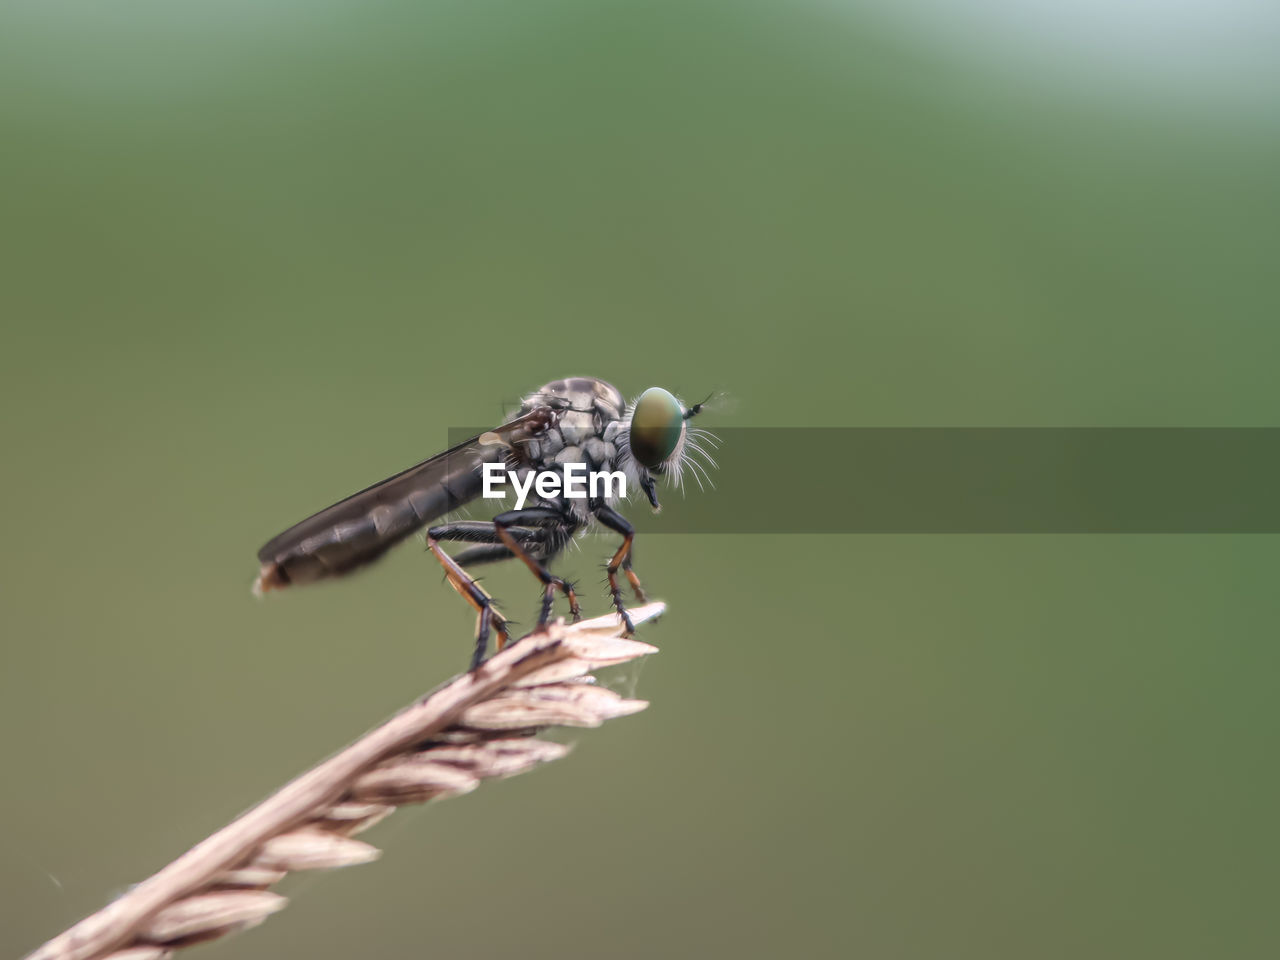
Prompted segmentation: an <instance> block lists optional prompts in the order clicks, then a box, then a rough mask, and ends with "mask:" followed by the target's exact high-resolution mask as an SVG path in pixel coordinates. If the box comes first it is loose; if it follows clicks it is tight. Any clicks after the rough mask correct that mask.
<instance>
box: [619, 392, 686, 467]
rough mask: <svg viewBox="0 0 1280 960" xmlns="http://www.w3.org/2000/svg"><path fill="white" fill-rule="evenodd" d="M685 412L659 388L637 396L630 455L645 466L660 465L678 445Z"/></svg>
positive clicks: (682, 430)
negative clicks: (638, 397)
mask: <svg viewBox="0 0 1280 960" xmlns="http://www.w3.org/2000/svg"><path fill="white" fill-rule="evenodd" d="M683 432H684V409H683V408H682V407H681V406H680V401H679V400H677V399H676V398H675V397H673V396H672V395H671V394H670V393H668V392H667V391H666V390H663V389H662V388H661V387H650V388H649V389H648V390H646V391H645V392H644V393H642V394H640V399H639V400H637V401H636V406H635V409H634V410H633V411H632V413H631V455H632V456H633V457H635V458H636V460H637V462H639V463H641V464H643V465H644V466H646V467H656V466H657V465H658V464H660V463H662V462H663V461H664V460H666V459H667V458H668V457H670V456H671V454H672V452H673V451H674V450H675V448H676V444H678V443H679V442H680V435H681V433H683Z"/></svg>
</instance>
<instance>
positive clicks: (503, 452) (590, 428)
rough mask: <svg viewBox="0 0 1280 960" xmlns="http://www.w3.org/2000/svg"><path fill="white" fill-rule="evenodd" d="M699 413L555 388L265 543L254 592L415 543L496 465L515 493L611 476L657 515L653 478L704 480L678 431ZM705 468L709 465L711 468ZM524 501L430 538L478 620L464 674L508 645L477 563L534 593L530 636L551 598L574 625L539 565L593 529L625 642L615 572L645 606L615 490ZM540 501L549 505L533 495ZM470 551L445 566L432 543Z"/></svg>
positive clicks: (598, 387)
mask: <svg viewBox="0 0 1280 960" xmlns="http://www.w3.org/2000/svg"><path fill="white" fill-rule="evenodd" d="M701 409H702V404H694V405H693V406H692V407H685V406H684V405H683V404H681V403H680V401H679V400H677V399H676V398H675V397H674V396H673V395H672V394H670V393H668V392H667V391H666V390H663V389H662V388H660V387H650V388H649V389H648V390H646V391H645V392H644V393H643V394H642V395H641V396H640V398H639V399H638V400H637V401H636V402H635V403H634V404H631V405H628V404H627V403H626V402H625V401H624V399H623V397H622V394H621V393H619V392H618V390H617V388H615V387H613V386H612V385H610V384H608V383H605V382H604V381H603V380H596V379H594V378H591V377H570V378H568V379H565V380H557V381H555V382H553V383H549V384H547V385H546V386H544V387H542V388H541V389H540V390H537V391H536V392H534V393H532V394H530V395H529V396H528V397H526V398H525V400H524V402H523V403H522V404H521V406H520V409H519V410H517V411H516V412H515V413H514V414H512V415H511V416H510V417H508V418H507V420H506V421H505V422H504V423H502V424H501V425H500V426H498V427H496V428H494V429H493V430H491V431H488V432H486V433H483V434H480V435H479V436H476V437H472V438H471V439H470V440H467V441H465V442H463V443H460V444H458V445H457V446H455V447H452V448H450V449H449V450H446V451H445V452H443V453H441V454H438V455H436V456H434V457H432V458H431V459H429V460H424V461H423V462H422V463H419V464H418V465H416V466H413V467H410V468H409V469H408V470H405V471H403V472H402V473H398V474H396V475H395V476H393V477H390V478H388V479H386V480H383V481H382V482H381V483H377V484H374V485H373V486H372V487H369V488H368V489H366V490H362V491H361V492H359V493H357V494H354V495H352V496H350V497H348V498H347V499H345V500H342V501H340V502H339V503H336V504H334V505H333V506H331V507H329V508H328V509H325V510H322V511H320V512H319V513H317V514H315V515H314V516H312V517H309V518H307V519H306V520H303V521H302V522H301V523H298V524H296V525H294V526H292V527H290V528H289V529H288V530H286V531H284V532H283V533H281V534H280V535H278V536H276V537H274V538H272V539H271V540H270V541H269V542H268V543H267V544H266V545H265V546H264V547H263V548H262V549H261V550H259V551H258V559H259V561H261V563H262V570H261V573H260V574H259V576H258V580H257V583H256V584H255V589H256V590H258V591H259V592H261V591H267V590H278V589H281V588H283V587H287V586H290V585H294V584H302V583H311V582H313V581H316V580H322V579H325V578H327V577H333V576H340V575H342V574H345V573H349V572H351V571H352V570H356V569H358V568H360V567H363V566H364V565H366V564H368V563H370V562H372V561H374V560H376V559H378V558H379V557H381V556H382V555H383V554H384V553H385V552H386V551H387V550H388V549H390V548H391V547H392V546H394V545H395V544H397V543H399V542H400V541H401V540H404V539H405V538H407V537H409V536H410V535H411V534H413V533H414V532H415V531H417V530H420V529H422V528H423V527H426V526H427V525H428V524H432V523H434V522H435V521H437V520H440V519H441V518H442V517H444V516H445V515H446V514H448V513H450V512H452V511H454V510H456V509H458V508H459V507H461V506H462V505H464V504H466V503H469V502H471V501H472V500H475V499H477V498H478V497H480V496H481V492H482V490H483V488H484V473H485V465H486V464H502V465H503V467H504V469H505V470H507V471H509V472H510V473H511V474H512V475H513V477H514V478H515V479H516V480H517V482H518V481H519V479H520V478H524V479H525V481H526V483H527V482H528V476H527V475H528V474H529V473H547V472H555V473H558V474H560V476H561V479H562V481H563V480H564V479H565V478H564V475H565V474H566V473H567V472H571V470H570V468H569V465H570V464H574V465H585V467H586V469H587V470H589V471H593V472H620V473H621V474H622V476H623V478H625V481H626V484H625V485H626V490H627V492H628V493H630V492H633V491H634V490H635V489H637V488H638V489H640V490H641V491H643V492H644V494H645V497H646V498H647V499H648V501H649V503H650V505H651V506H652V507H653V509H654V510H655V511H656V510H658V509H659V504H658V493H657V486H656V482H655V478H656V477H660V476H663V475H666V476H668V477H669V478H671V479H673V480H675V481H677V482H678V481H679V479H680V473H681V470H682V469H683V468H684V467H685V466H688V467H689V468H690V469H693V470H696V471H701V470H702V469H703V468H702V466H701V465H700V464H698V463H697V462H696V461H695V460H693V459H692V458H691V456H690V454H691V453H694V452H696V453H700V454H702V455H703V456H705V457H706V458H707V460H708V461H709V462H711V461H710V457H709V456H707V455H706V453H705V451H704V450H703V448H702V447H701V445H700V443H699V439H700V437H701V436H707V437H709V435H707V434H705V433H704V432H703V431H698V430H690V429H689V427H688V420H689V419H690V418H691V417H693V416H695V415H697V414H698V413H699V412H700V411H701ZM712 465H713V466H714V463H713V462H712ZM555 486H556V485H555V484H550V485H544V486H543V487H542V488H541V489H540V490H539V489H538V488H536V487H529V489H530V490H534V491H537V492H532V493H530V495H529V497H528V505H527V506H524V507H523V508H522V509H517V510H508V511H506V512H504V513H501V514H499V515H498V516H496V517H494V518H493V519H492V520H486V521H475V520H457V521H453V522H449V523H442V524H439V525H436V526H431V527H430V528H429V529H428V531H427V545H428V547H429V548H430V550H431V552H432V553H433V554H434V555H435V556H436V558H437V559H438V560H439V561H440V563H441V564H442V565H443V566H444V569H445V573H446V575H447V577H448V579H449V582H450V583H451V584H452V585H453V587H454V589H456V590H457V591H458V592H459V593H460V594H462V595H463V596H464V597H465V598H466V599H467V601H468V602H469V603H470V604H471V605H472V606H473V607H475V609H476V611H477V617H478V623H477V628H476V647H475V654H474V656H473V657H472V663H471V665H472V669H475V668H476V667H478V666H479V665H480V663H481V662H482V661H483V659H484V654H485V650H486V648H487V646H488V638H489V634H490V632H491V631H492V632H496V633H497V635H498V648H499V649H501V648H502V646H503V645H504V644H505V643H506V642H507V640H508V639H509V634H508V630H507V620H506V618H505V617H504V616H503V615H502V614H501V613H500V612H499V611H498V610H497V609H496V607H495V606H494V602H493V599H492V597H490V596H489V595H488V593H486V592H485V591H484V589H483V588H482V587H481V586H480V585H479V584H478V583H477V582H476V581H475V579H474V578H473V577H471V576H470V575H469V574H468V573H467V568H469V567H472V566H475V565H477V564H481V563H490V562H493V561H496V560H506V559H510V558H512V557H515V558H518V559H519V560H521V561H522V562H523V563H524V564H525V565H526V566H527V567H528V568H529V570H530V571H531V572H532V573H533V574H534V576H536V577H537V578H538V580H539V582H540V583H541V584H542V588H543V593H542V605H541V608H540V610H539V614H538V624H539V626H543V625H545V624H546V622H547V620H548V619H549V618H550V616H551V610H552V606H553V603H554V600H555V594H556V592H557V591H559V592H561V593H563V594H564V595H565V597H566V599H567V600H568V603H569V610H570V614H571V615H572V616H573V618H574V619H575V620H576V619H578V618H579V616H580V611H579V606H578V599H577V596H576V594H575V593H574V590H573V587H572V586H571V585H570V584H569V583H567V582H566V581H565V580H563V579H562V578H560V577H557V576H555V575H554V574H552V573H550V572H549V571H548V570H547V564H548V563H549V562H550V560H551V559H552V558H553V557H554V556H555V555H556V554H557V553H559V552H560V551H561V550H563V549H564V548H565V547H566V546H567V545H568V544H569V543H570V542H571V541H572V540H573V538H574V537H575V535H577V534H578V533H579V532H580V531H582V530H585V529H587V528H588V527H590V526H591V525H592V524H595V523H599V524H601V525H602V526H604V527H607V528H608V529H610V530H613V531H614V532H616V533H618V534H619V535H621V537H622V543H621V545H620V546H619V547H618V549H617V551H616V552H615V553H614V554H613V556H612V558H611V559H610V560H609V564H608V567H607V568H606V569H607V571H608V581H609V594H610V596H611V598H612V601H613V606H614V608H615V609H616V610H617V611H618V614H619V616H620V617H621V618H622V621H623V624H624V625H625V627H626V629H627V632H628V633H630V632H631V630H632V624H631V619H630V617H628V616H627V612H626V608H625V606H624V604H623V600H622V590H621V588H620V586H619V583H618V574H619V572H621V573H622V574H623V575H624V576H625V577H626V578H627V580H628V582H629V583H630V585H631V588H632V590H633V591H634V593H635V595H636V598H637V599H638V600H640V601H641V602H643V601H644V599H645V596H644V591H643V589H642V588H641V586H640V579H639V578H638V577H637V576H636V574H635V572H634V571H633V570H632V569H631V545H632V541H633V539H634V530H633V528H632V526H631V524H630V523H628V522H627V520H626V518H625V517H623V516H622V514H620V513H619V512H618V511H617V509H616V506H617V504H618V501H619V497H618V496H617V495H616V489H617V488H616V487H609V486H607V485H606V490H607V492H606V493H603V494H601V495H598V496H587V497H571V496H566V495H565V493H564V491H565V490H566V488H567V484H566V483H565V482H561V483H560V484H559V485H558V489H556V490H555V491H554V492H553V491H551V490H550V488H551V487H555ZM543 490H546V491H547V495H543V493H542V491H543ZM449 541H453V542H462V543H469V544H470V546H468V547H466V548H465V549H463V550H462V551H460V552H459V553H458V554H456V555H453V556H450V555H449V554H447V553H445V551H444V550H443V549H442V548H441V546H440V544H441V542H449Z"/></svg>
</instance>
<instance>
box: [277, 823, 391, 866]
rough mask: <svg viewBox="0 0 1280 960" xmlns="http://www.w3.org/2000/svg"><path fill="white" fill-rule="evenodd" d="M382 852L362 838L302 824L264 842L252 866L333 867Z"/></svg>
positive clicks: (365, 861) (351, 863) (358, 861)
mask: <svg viewBox="0 0 1280 960" xmlns="http://www.w3.org/2000/svg"><path fill="white" fill-rule="evenodd" d="M380 856H382V851H381V850H379V849H378V848H377V847H373V846H370V845H369V844H367V843H365V842H364V841H362V840H352V839H351V838H350V837H344V836H342V835H341V834H338V833H331V832H330V831H328V830H317V829H315V828H314V827H303V828H302V829H300V830H293V831H291V832H290V833H284V834H281V835H280V836H278V837H272V838H271V839H270V840H268V841H267V842H266V843H264V844H263V845H262V850H261V851H260V852H259V853H258V856H257V857H256V858H255V859H254V861H253V866H255V867H268V868H271V867H275V868H276V869H279V870H332V869H335V868H337V867H350V866H353V865H354V864H357V863H369V862H370V861H372V860H377V859H378V857H380Z"/></svg>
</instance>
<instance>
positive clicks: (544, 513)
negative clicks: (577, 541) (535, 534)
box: [493, 507, 582, 627]
mask: <svg viewBox="0 0 1280 960" xmlns="http://www.w3.org/2000/svg"><path fill="white" fill-rule="evenodd" d="M531 523H537V524H541V525H542V527H541V529H543V530H544V531H545V532H546V537H547V541H548V543H549V544H551V545H552V547H553V548H554V549H553V551H552V552H554V550H555V549H558V548H559V546H560V545H562V544H564V543H567V542H568V541H569V538H570V537H571V536H572V535H573V524H572V522H571V521H570V520H569V519H568V518H567V517H565V515H564V514H562V513H560V512H559V511H557V510H552V509H550V508H548V507H528V508H526V509H524V510H508V511H507V512H506V513H500V514H498V516H496V517H494V518H493V525H494V527H495V528H496V529H497V532H498V536H499V538H501V540H502V542H503V544H504V545H505V546H506V548H507V549H508V550H510V551H511V553H512V555H513V556H515V557H518V558H519V559H520V560H521V561H523V562H524V565H525V566H526V567H528V568H529V570H530V572H531V573H532V574H533V575H534V576H535V577H537V578H538V580H539V582H541V584H542V609H541V610H540V611H539V612H538V626H539V627H543V626H546V623H547V620H549V619H550V617H551V607H552V604H553V603H554V602H555V596H556V590H560V591H561V592H562V593H563V594H564V595H565V598H566V599H567V600H568V601H569V614H570V615H571V616H572V617H573V619H574V622H575V623H576V622H577V621H579V620H581V619H582V610H581V609H580V608H579V607H578V595H577V594H576V593H574V591H573V586H572V584H570V583H569V582H568V581H566V580H564V579H563V578H561V577H557V576H556V575H555V574H553V573H550V572H549V571H548V570H547V568H546V567H545V566H544V565H543V564H542V562H541V561H539V560H538V559H537V558H536V557H534V556H533V555H532V554H530V553H529V552H528V551H527V550H525V549H524V547H523V546H521V544H520V543H519V542H518V541H517V538H516V536H515V535H514V533H513V531H514V530H518V529H520V528H519V527H518V526H517V524H531Z"/></svg>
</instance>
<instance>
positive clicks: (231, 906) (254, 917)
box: [141, 890, 289, 943]
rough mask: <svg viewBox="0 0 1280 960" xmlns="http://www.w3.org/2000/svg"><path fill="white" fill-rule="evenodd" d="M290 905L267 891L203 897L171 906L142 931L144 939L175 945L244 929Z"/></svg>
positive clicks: (215, 893)
mask: <svg viewBox="0 0 1280 960" xmlns="http://www.w3.org/2000/svg"><path fill="white" fill-rule="evenodd" d="M288 902H289V901H288V900H286V899H285V898H284V897H282V896H280V894H278V893H271V892H270V891H267V890H228V891H217V892H214V893H202V894H199V895H197V896H194V897H188V898H187V899H185V900H179V901H178V902H177V903H171V904H170V905H169V906H167V907H165V908H164V909H163V910H161V911H160V912H159V913H157V914H156V915H155V916H154V917H152V918H151V922H150V923H148V924H147V925H146V927H145V928H144V929H143V930H142V931H141V933H142V939H144V940H149V941H151V942H153V943H172V942H173V941H176V940H188V939H191V938H194V937H201V936H208V935H211V934H222V933H228V932H230V931H231V930H240V929H244V928H245V927H246V926H252V925H253V924H257V923H261V922H262V921H263V920H265V919H266V918H267V917H269V916H270V915H271V914H273V913H276V912H277V911H279V910H283V909H284V906H285V904H286V903H288Z"/></svg>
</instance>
